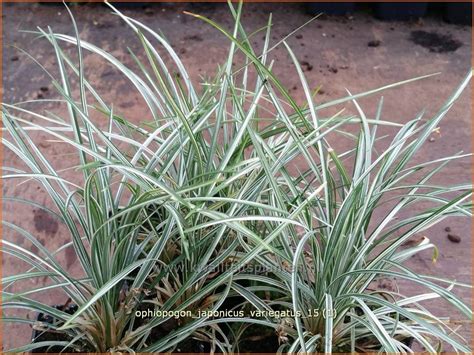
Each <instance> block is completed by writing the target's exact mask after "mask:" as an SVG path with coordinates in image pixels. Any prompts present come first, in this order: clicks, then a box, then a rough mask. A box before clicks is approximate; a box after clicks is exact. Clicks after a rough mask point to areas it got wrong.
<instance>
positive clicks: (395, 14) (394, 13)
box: [374, 2, 428, 21]
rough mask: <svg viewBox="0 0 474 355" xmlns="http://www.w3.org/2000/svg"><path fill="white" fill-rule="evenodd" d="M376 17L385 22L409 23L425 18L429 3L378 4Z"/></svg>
mask: <svg viewBox="0 0 474 355" xmlns="http://www.w3.org/2000/svg"><path fill="white" fill-rule="evenodd" d="M374 6H375V17H377V18H379V19H381V20H384V21H407V20H410V19H412V20H413V19H418V18H420V17H423V16H424V15H425V13H426V10H427V8H428V3H427V2H377V3H375V4H374Z"/></svg>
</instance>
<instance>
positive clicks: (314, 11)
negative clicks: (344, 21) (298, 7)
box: [306, 2, 356, 16]
mask: <svg viewBox="0 0 474 355" xmlns="http://www.w3.org/2000/svg"><path fill="white" fill-rule="evenodd" d="M355 7H356V4H355V2H308V3H307V4H306V8H307V11H308V13H309V14H310V15H313V16H314V15H318V14H320V13H323V14H325V15H330V16H344V15H348V14H352V13H353V12H354V11H355Z"/></svg>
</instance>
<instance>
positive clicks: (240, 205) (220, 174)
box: [2, 3, 472, 353]
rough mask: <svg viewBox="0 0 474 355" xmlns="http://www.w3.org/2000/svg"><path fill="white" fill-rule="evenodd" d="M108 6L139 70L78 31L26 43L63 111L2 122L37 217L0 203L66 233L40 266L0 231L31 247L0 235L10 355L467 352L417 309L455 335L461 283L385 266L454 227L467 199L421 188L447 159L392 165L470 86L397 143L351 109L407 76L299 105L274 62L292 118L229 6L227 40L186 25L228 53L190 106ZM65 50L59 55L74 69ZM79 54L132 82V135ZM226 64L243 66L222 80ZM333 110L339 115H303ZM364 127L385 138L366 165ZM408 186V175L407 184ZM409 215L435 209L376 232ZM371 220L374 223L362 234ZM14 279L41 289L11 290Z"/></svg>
mask: <svg viewBox="0 0 474 355" xmlns="http://www.w3.org/2000/svg"><path fill="white" fill-rule="evenodd" d="M110 6H111V7H112V8H113V9H114V11H115V12H116V14H117V15H118V16H119V18H120V19H121V20H122V21H124V22H125V23H126V24H128V25H129V27H130V29H131V30H132V31H134V32H135V33H136V34H137V38H138V40H139V41H140V43H141V44H142V45H143V55H144V56H143V57H142V58H141V59H140V57H138V56H136V55H132V57H133V59H134V60H135V61H136V63H137V64H138V68H139V69H138V71H133V70H132V69H130V68H129V67H128V66H127V65H126V64H125V63H123V62H121V61H119V60H118V59H117V58H115V57H113V56H112V54H111V53H109V52H107V51H105V50H103V49H101V48H99V47H96V46H94V45H92V44H90V43H87V42H85V41H83V40H81V38H80V37H79V35H78V34H77V30H76V35H75V36H69V35H66V34H60V33H56V32H54V31H53V30H48V31H44V30H42V29H39V30H38V32H37V33H35V34H36V35H39V36H41V37H42V38H43V40H45V41H47V42H48V43H49V44H50V45H51V46H52V48H53V49H54V51H55V54H56V60H57V63H56V64H57V67H58V69H59V71H58V73H59V74H58V77H52V82H53V85H54V87H55V88H56V90H57V92H58V95H59V96H60V97H61V100H60V101H59V102H60V103H61V104H62V105H63V106H64V109H65V110H63V111H62V116H60V113H50V112H46V113H43V112H41V111H38V109H37V105H38V104H40V103H41V102H42V101H41V100H37V101H36V102H35V104H36V106H31V107H30V106H28V105H25V104H22V103H18V104H7V103H4V104H3V112H2V118H3V122H4V128H3V133H4V135H3V144H4V147H5V149H8V150H9V151H10V153H11V154H13V155H14V156H15V158H16V160H12V161H7V163H6V164H7V166H6V167H4V169H3V179H6V180H9V179H16V180H18V179H20V180H26V183H28V182H30V181H33V180H34V181H37V182H39V183H40V184H41V186H42V187H43V188H44V189H45V190H46V192H47V193H48V196H49V197H50V198H51V202H52V203H53V205H54V206H53V208H50V207H48V206H47V205H42V204H41V203H39V202H37V201H27V200H24V199H22V198H21V196H5V198H7V199H9V201H14V202H15V203H17V204H18V206H21V204H27V205H31V206H35V207H36V208H41V209H42V210H44V211H45V212H46V213H48V214H50V215H51V216H52V217H53V218H56V219H57V220H58V221H59V222H61V223H63V224H64V225H65V227H66V228H67V231H68V233H69V234H68V235H67V237H66V238H67V239H66V240H65V244H64V245H63V246H62V247H61V248H59V249H58V250H54V251H52V250H48V249H47V248H45V247H44V246H43V245H42V243H40V242H39V241H38V239H37V238H36V237H35V236H34V235H33V234H32V233H31V232H30V231H27V230H25V229H24V228H23V227H22V226H21V224H19V223H17V224H15V223H13V222H11V221H3V224H4V227H5V229H6V231H7V233H9V232H12V233H13V232H14V233H19V234H20V235H22V236H23V238H25V239H26V240H28V241H29V243H31V245H32V246H34V247H35V248H30V249H29V248H28V247H26V246H24V245H23V244H21V243H20V242H19V241H18V240H16V239H15V238H14V237H8V238H6V239H5V240H4V241H3V243H2V252H3V253H4V255H6V256H8V257H10V258H13V259H14V260H22V261H25V262H27V263H28V264H29V266H30V267H31V268H30V269H27V270H25V272H21V273H16V274H13V275H5V276H4V277H3V279H2V281H3V287H2V297H3V311H4V315H3V321H4V322H18V323H23V324H25V323H26V324H29V325H31V327H32V328H33V329H34V339H33V341H32V342H31V343H30V344H25V345H24V346H21V347H19V348H15V349H9V350H10V351H41V352H58V351H67V352H165V351H177V352H200V351H211V352H217V351H221V352H224V353H233V352H239V351H249V350H248V349H249V344H256V343H257V342H256V341H255V336H257V335H258V336H259V338H258V339H260V344H261V345H265V346H262V347H260V348H259V349H261V351H265V352H276V351H278V350H280V351H289V352H296V351H300V350H301V351H325V352H331V351H343V352H346V351H347V352H348V351H374V350H376V351H393V352H401V351H409V350H410V341H411V340H412V339H413V340H414V341H416V342H417V343H419V344H421V345H423V346H425V347H426V349H427V350H431V351H432V350H435V349H436V342H437V341H439V342H444V343H447V344H450V345H451V346H453V347H454V348H455V349H456V350H459V351H469V346H468V345H466V344H465V343H464V342H463V341H462V340H461V339H459V338H457V336H456V331H454V330H453V329H450V328H449V325H448V323H447V322H446V321H445V320H444V319H441V318H439V317H437V315H436V314H434V313H432V312H430V311H428V310H426V309H424V308H423V307H421V306H419V305H418V302H419V301H421V300H426V299H433V298H436V297H438V298H442V299H444V300H446V302H448V303H449V304H451V305H452V306H454V307H455V308H457V309H459V310H460V311H462V312H463V313H464V314H466V315H467V316H468V317H469V318H470V319H472V312H471V310H470V307H468V306H467V305H466V304H464V303H463V302H462V300H460V299H459V298H457V297H456V295H455V294H454V293H453V292H452V291H451V288H452V287H453V286H456V287H469V285H464V284H461V283H456V282H454V281H448V280H444V279H441V278H437V277H433V276H431V277H427V276H423V275H418V274H414V273H413V272H411V271H410V270H409V269H408V268H407V267H406V266H405V265H404V261H405V260H406V259H407V258H409V257H410V256H411V255H414V254H416V253H418V252H421V251H423V250H427V249H432V250H435V251H436V248H435V246H434V245H433V244H432V243H430V242H429V240H428V239H423V240H421V241H420V242H418V243H415V244H414V245H412V246H410V247H403V245H404V243H405V242H406V241H407V240H408V239H409V238H411V237H412V236H413V235H414V234H415V233H418V232H420V231H423V230H424V229H426V228H427V227H429V226H431V225H433V224H434V223H436V222H438V221H440V220H441V219H442V218H445V217H448V216H453V215H462V216H470V215H471V213H470V208H471V204H470V202H469V201H470V197H471V195H472V187H471V185H470V184H468V183H466V184H462V185H457V186H448V187H443V186H438V185H432V184H430V183H429V179H430V178H431V177H432V176H434V175H435V174H436V173H438V172H439V171H440V170H441V169H442V168H443V167H444V166H445V165H446V164H447V163H448V162H449V161H450V160H453V159H462V158H465V157H466V155H459V154H458V155H455V156H452V157H443V158H440V159H436V160H433V161H427V162H422V163H417V164H416V165H412V164H411V163H412V158H413V156H414V155H415V154H416V153H417V151H419V149H421V147H422V146H423V143H424V142H425V141H426V139H427V138H428V136H429V134H431V133H432V132H433V131H435V130H436V129H437V127H438V124H439V122H440V120H441V119H442V118H443V117H444V115H445V113H446V112H447V110H449V108H450V107H451V106H452V105H453V103H454V102H455V100H456V99H457V97H458V96H459V95H460V94H461V92H462V91H463V89H464V88H465V87H466V86H467V85H468V83H469V80H470V78H471V73H469V75H468V76H467V78H466V79H465V80H464V81H463V82H462V83H461V85H460V87H459V88H458V89H457V90H456V91H455V93H454V95H453V96H452V97H451V98H450V99H449V100H448V101H447V102H446V105H444V106H443V107H442V109H441V110H440V111H439V112H438V113H437V114H436V115H434V116H433V118H431V119H430V120H428V121H422V120H421V117H417V118H416V119H415V120H413V121H410V122H408V123H407V124H404V125H398V124H395V123H393V122H390V121H384V120H383V118H382V117H381V112H382V110H381V108H382V105H381V104H380V105H379V107H378V111H377V112H378V114H377V116H376V117H375V118H374V119H371V118H367V117H366V115H365V114H364V112H363V111H362V109H361V107H360V106H359V105H358V103H357V100H358V99H359V98H362V97H365V96H369V95H374V94H377V93H379V92H381V91H382V90H384V89H389V88H392V87H394V86H397V85H401V84H406V83H408V82H411V81H414V80H419V79H423V78H425V77H421V78H416V79H412V80H407V81H404V82H400V83H397V84H392V85H387V86H386V87H383V88H379V89H376V90H372V91H369V92H366V93H362V94H358V95H352V94H348V95H347V96H346V97H343V98H341V99H338V100H334V101H331V102H327V103H323V104H315V102H314V101H313V95H312V93H311V91H310V89H309V85H308V83H307V82H306V79H305V77H304V74H303V71H302V69H301V67H300V65H299V63H298V61H297V60H296V57H295V55H294V54H293V52H292V51H291V49H290V48H289V47H288V46H287V45H286V44H285V46H286V49H287V51H288V53H289V55H290V58H291V59H292V62H293V64H294V67H295V71H296V73H297V75H298V77H299V79H300V81H301V85H302V87H303V89H304V92H305V95H306V98H307V102H306V103H305V104H304V105H299V104H297V103H296V101H295V100H294V98H293V97H292V96H291V95H290V94H289V91H288V90H287V88H286V87H285V85H284V84H283V83H282V82H280V81H279V80H278V78H277V77H276V76H275V74H274V73H273V72H272V70H271V68H272V64H271V62H269V60H268V56H269V52H271V48H270V47H269V39H270V38H271V36H270V29H271V20H270V21H269V24H268V27H267V29H266V35H265V43H264V47H263V51H262V52H261V53H258V52H256V51H255V50H254V49H253V48H252V46H251V44H250V41H248V38H249V35H248V34H247V33H246V31H245V29H244V28H243V27H242V26H241V24H240V18H241V13H242V3H239V4H238V5H237V6H234V5H233V4H231V3H229V7H230V10H231V13H232V15H233V16H234V17H235V25H234V28H233V30H232V32H228V31H226V30H225V29H224V28H222V27H221V26H219V25H218V24H216V23H215V22H213V21H212V20H210V19H207V18H205V17H202V16H199V15H195V14H190V15H192V16H194V17H196V18H198V19H201V20H203V21H204V22H206V23H208V24H210V25H211V26H213V27H214V28H216V30H218V31H219V32H221V33H222V34H223V35H225V36H226V37H227V38H228V39H229V41H230V46H229V54H228V57H227V60H226V61H225V63H224V65H223V66H222V67H221V68H220V69H219V71H218V72H217V74H216V76H215V77H214V78H211V79H209V80H207V81H206V82H205V83H204V85H202V87H200V88H199V89H198V88H197V87H195V84H194V82H192V81H191V80H190V78H189V75H188V73H187V71H186V68H185V66H184V65H183V63H182V62H181V60H180V59H179V56H178V55H177V54H176V52H175V51H174V50H173V48H172V47H171V46H170V45H169V44H168V42H166V40H165V39H164V38H163V37H162V36H160V35H159V34H157V33H156V32H154V31H153V30H151V29H150V28H149V27H147V26H146V25H144V24H143V23H141V22H139V21H137V20H134V19H133V18H130V17H128V16H126V15H124V14H122V13H120V12H119V11H117V10H116V9H115V8H114V7H113V6H112V5H110ZM72 23H73V25H74V28H76V25H75V22H74V19H73V18H72ZM64 44H69V45H73V46H74V47H75V49H76V54H77V58H78V59H76V60H74V58H73V57H71V55H70V53H69V52H66V51H64V50H63V49H62V48H63V47H62V46H63V45H64ZM158 45H159V46H161V47H162V48H164V50H165V51H166V53H167V55H168V56H169V58H171V60H172V62H171V63H168V64H166V61H164V60H163V58H162V57H161V55H160V53H159V51H157V50H156V46H158ZM84 51H88V52H90V53H92V54H94V55H98V56H100V57H102V58H103V59H104V60H106V61H107V62H108V63H109V64H111V65H112V66H113V67H114V68H115V69H116V70H117V71H119V72H120V73H122V74H123V75H125V77H126V78H128V80H130V81H131V83H132V84H133V85H134V86H135V88H136V90H137V91H138V92H139V93H140V95H141V96H142V97H143V99H144V102H145V103H146V105H147V107H148V109H149V112H150V115H151V117H152V119H151V121H149V122H146V124H136V123H133V122H132V121H131V120H130V119H127V117H123V116H122V115H120V114H118V113H117V112H116V111H115V110H114V109H113V103H110V102H107V101H106V100H104V99H103V98H102V96H101V95H100V93H99V92H97V91H96V90H94V86H93V83H92V82H90V81H89V80H88V78H87V76H86V71H85V64H84V61H83V60H82V58H83V55H84V54H83V52H84ZM237 53H240V54H243V56H244V59H243V61H242V62H238V63H239V65H238V66H237V67H234V66H233V65H232V64H233V62H234V61H235V60H236V59H237V55H236V54H237ZM176 73H179V75H178V74H176ZM250 77H253V78H254V80H253V81H250V80H248V78H250ZM72 79H74V80H72ZM72 83H76V87H73V86H72ZM74 89H77V90H74ZM351 102H352V103H353V104H354V105H355V107H356V110H357V112H358V114H356V115H343V113H342V111H340V112H339V113H338V114H335V115H333V116H330V117H325V116H322V115H320V114H319V113H320V112H319V111H320V110H322V109H324V108H328V107H335V106H337V105H342V104H345V103H351ZM354 124H357V125H359V127H360V130H359V133H358V135H357V136H356V137H354V138H355V140H354V146H353V147H352V148H351V149H349V150H348V151H346V152H336V151H335V150H334V149H332V148H331V145H330V141H331V139H338V138H339V137H341V136H344V137H347V136H348V134H347V132H346V131H345V128H346V127H347V126H348V125H354ZM377 127H392V128H393V127H395V128H397V129H398V132H397V133H396V134H395V135H394V137H393V139H392V140H391V141H390V142H389V144H388V147H387V148H386V149H385V150H384V152H383V153H381V154H379V155H376V154H375V149H374V144H375V142H378V141H379V136H378V135H377ZM38 132H39V133H41V134H45V135H47V136H49V137H50V138H51V140H52V141H53V142H56V143H57V144H61V145H62V147H65V146H67V147H69V149H71V150H72V151H73V152H74V153H75V154H76V159H71V168H72V169H74V171H75V172H76V174H73V175H72V177H71V175H66V174H65V171H64V170H58V169H56V168H55V166H54V162H53V161H51V160H50V159H49V158H48V156H47V154H45V152H44V151H43V149H42V147H41V146H40V145H39V144H38V142H37V141H35V139H36V138H37V136H36V135H35V134H34V133H38ZM349 137H353V136H352V135H349ZM348 158H350V159H352V162H353V164H348V162H347V161H345V160H346V159H348ZM18 162H20V164H17V163H18ZM296 162H298V164H300V165H299V166H300V168H299V170H298V169H296V168H295V166H296ZM350 165H352V166H351V167H352V172H350V171H349V166H350ZM69 170H70V169H69ZM415 173H421V174H422V176H421V177H420V176H419V175H416V177H417V178H418V180H417V181H415V182H413V181H411V182H407V180H408V181H410V178H412V177H415ZM420 190H423V191H426V192H425V193H424V194H420V193H419V191H420ZM393 193H395V195H393ZM387 195H388V197H387ZM426 200H428V201H431V202H433V203H434V204H435V205H434V206H432V207H430V208H429V209H427V210H424V211H422V212H419V213H412V214H411V215H410V216H409V217H402V216H400V218H399V219H394V218H395V217H397V215H398V213H399V212H401V211H403V210H405V209H410V208H411V207H412V206H413V205H414V204H415V203H417V202H423V201H426ZM385 203H393V204H394V207H393V209H392V210H391V211H390V212H389V213H388V214H387V215H386V216H384V217H382V218H381V219H380V220H378V219H375V218H374V217H373V216H374V215H375V213H374V212H375V211H379V209H380V206H381V205H382V204H385ZM12 235H13V236H14V234H12ZM402 247H403V248H402ZM66 248H72V249H73V251H74V253H75V255H76V256H77V258H78V260H79V263H80V266H81V270H82V274H81V275H79V276H77V275H73V274H71V273H70V272H69V270H67V269H66V268H64V267H63V266H62V265H61V263H60V262H59V260H58V256H59V255H60V254H61V253H63V252H64V251H65V250H66ZM434 257H436V253H435V254H434ZM381 277H396V278H397V279H403V280H405V281H406V282H412V283H416V284H419V285H422V286H423V287H424V288H425V289H426V290H427V291H426V293H425V294H419V295H416V296H405V295H404V294H403V292H398V291H397V290H395V291H393V290H392V291H390V290H381V289H379V288H377V287H376V286H374V285H373V283H374V282H375V281H377V280H378V279H380V278H381ZM28 278H30V279H31V278H46V279H48V280H49V281H50V283H49V284H47V285H41V284H40V286H33V287H30V288H25V287H21V288H19V287H18V286H19V285H21V281H22V280H25V279H28ZM434 280H435V281H436V283H435V282H433V281H434ZM438 283H441V285H439V284H438ZM49 292H61V293H62V294H63V295H64V303H63V304H60V305H56V306H54V305H53V304H49V303H47V302H46V303H45V302H39V301H37V300H35V295H37V294H39V293H46V294H48V293H49ZM22 309H26V310H28V311H30V312H32V314H33V315H34V316H28V315H24V314H23V315H22V314H21V313H19V312H18V311H19V310H22ZM448 334H449V335H448ZM250 347H253V348H252V349H255V347H254V345H250ZM252 349H250V350H252Z"/></svg>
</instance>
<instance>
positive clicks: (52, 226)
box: [33, 210, 59, 234]
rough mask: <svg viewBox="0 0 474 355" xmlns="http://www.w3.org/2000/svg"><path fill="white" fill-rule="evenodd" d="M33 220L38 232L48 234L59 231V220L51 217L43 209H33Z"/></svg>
mask: <svg viewBox="0 0 474 355" xmlns="http://www.w3.org/2000/svg"><path fill="white" fill-rule="evenodd" d="M33 215H34V217H33V222H34V224H35V229H36V230H37V231H38V232H45V233H47V234H56V232H57V231H58V226H59V225H58V221H56V220H55V219H54V218H53V217H51V216H50V215H49V214H48V213H47V212H45V211H43V210H35V211H33Z"/></svg>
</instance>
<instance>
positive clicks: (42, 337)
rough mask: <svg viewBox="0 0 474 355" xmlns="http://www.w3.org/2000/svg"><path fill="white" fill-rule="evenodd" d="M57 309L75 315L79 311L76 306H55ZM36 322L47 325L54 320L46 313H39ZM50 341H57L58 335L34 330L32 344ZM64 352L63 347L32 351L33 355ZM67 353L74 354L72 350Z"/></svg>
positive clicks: (41, 348) (42, 348)
mask: <svg viewBox="0 0 474 355" xmlns="http://www.w3.org/2000/svg"><path fill="white" fill-rule="evenodd" d="M54 308H56V309H60V310H62V311H63V312H66V313H69V314H73V313H74V312H75V311H77V306H76V305H74V304H71V305H69V306H67V307H66V308H65V306H64V305H63V306H54ZM36 320H37V321H38V322H41V323H46V324H53V322H54V318H53V317H51V316H49V315H46V314H44V313H39V314H38V316H37V317H36ZM48 340H57V334H56V333H53V332H48V331H44V330H39V329H33V334H32V337H31V343H32V344H34V343H40V342H42V341H48ZM61 340H63V339H61ZM61 351H63V347H61V346H52V347H46V346H45V347H40V348H36V349H33V350H31V352H32V353H46V352H48V353H59V352H61ZM67 352H72V350H67Z"/></svg>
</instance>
